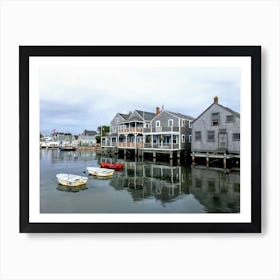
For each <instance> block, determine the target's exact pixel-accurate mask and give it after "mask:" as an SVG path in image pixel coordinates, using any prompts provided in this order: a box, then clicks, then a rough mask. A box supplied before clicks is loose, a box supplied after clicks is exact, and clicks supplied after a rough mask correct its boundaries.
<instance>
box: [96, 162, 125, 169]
mask: <svg viewBox="0 0 280 280" xmlns="http://www.w3.org/2000/svg"><path fill="white" fill-rule="evenodd" d="M99 165H100V167H102V168H109V169H114V170H121V169H123V166H124V165H123V164H122V163H108V162H99Z"/></svg>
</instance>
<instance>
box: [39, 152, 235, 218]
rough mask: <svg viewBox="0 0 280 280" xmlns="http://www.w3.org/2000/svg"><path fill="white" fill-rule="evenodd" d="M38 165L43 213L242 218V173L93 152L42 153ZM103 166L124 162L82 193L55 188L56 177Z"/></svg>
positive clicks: (81, 173)
mask: <svg viewBox="0 0 280 280" xmlns="http://www.w3.org/2000/svg"><path fill="white" fill-rule="evenodd" d="M40 159H41V160H40V203H41V204H40V209H41V210H40V211H42V213H53V212H54V213H205V212H208V213H230V212H234V213H236V212H240V175H239V173H226V172H224V171H223V170H213V169H209V168H206V167H199V166H195V167H192V166H190V165H173V166H172V165H170V164H168V163H161V162H160V163H159V162H156V163H153V162H151V161H136V162H134V161H126V160H121V159H116V158H104V157H100V156H98V155H96V154H95V153H94V152H91V151H71V152H69V151H66V152H61V151H59V150H41V151H40ZM99 161H106V162H116V161H117V162H124V169H123V170H122V171H116V172H114V174H113V177H112V178H110V179H105V180H102V179H100V178H97V177H95V176H88V178H89V179H88V182H87V184H86V185H84V186H80V187H79V188H76V187H75V188H71V187H67V186H62V185H58V184H57V179H56V174H57V173H69V174H77V175H81V176H86V174H87V172H86V167H88V166H98V162H99ZM82 190H85V192H83V191H82ZM73 192H76V194H74V193H73Z"/></svg>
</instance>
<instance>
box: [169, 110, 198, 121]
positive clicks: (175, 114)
mask: <svg viewBox="0 0 280 280" xmlns="http://www.w3.org/2000/svg"><path fill="white" fill-rule="evenodd" d="M166 112H168V113H170V114H172V115H174V116H176V117H178V118H181V119H189V120H193V119H194V118H193V117H191V116H187V115H184V114H181V113H174V112H170V111H166Z"/></svg>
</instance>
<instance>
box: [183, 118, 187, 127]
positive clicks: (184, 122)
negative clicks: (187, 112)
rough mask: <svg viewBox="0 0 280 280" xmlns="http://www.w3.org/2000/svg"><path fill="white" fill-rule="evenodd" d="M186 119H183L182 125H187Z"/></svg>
mask: <svg viewBox="0 0 280 280" xmlns="http://www.w3.org/2000/svg"><path fill="white" fill-rule="evenodd" d="M185 124H186V121H185V120H183V119H182V127H183V126H185Z"/></svg>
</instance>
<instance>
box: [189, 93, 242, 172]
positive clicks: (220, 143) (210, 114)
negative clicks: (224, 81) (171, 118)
mask: <svg viewBox="0 0 280 280" xmlns="http://www.w3.org/2000/svg"><path fill="white" fill-rule="evenodd" d="M191 151H192V161H193V163H196V159H197V160H199V159H201V158H203V159H205V164H206V165H209V164H210V165H211V163H214V162H218V161H220V160H222V162H223V167H227V164H229V165H230V164H232V163H233V162H234V164H235V165H239V155H240V114H239V113H237V112H235V111H233V110H231V109H230V108H227V107H225V106H222V105H221V104H219V103H218V97H215V98H214V102H213V103H212V104H211V105H210V106H209V107H208V108H207V109H206V110H205V111H204V112H202V113H201V114H200V115H199V116H198V117H197V118H196V119H195V120H194V121H193V123H192V144H191Z"/></svg>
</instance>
